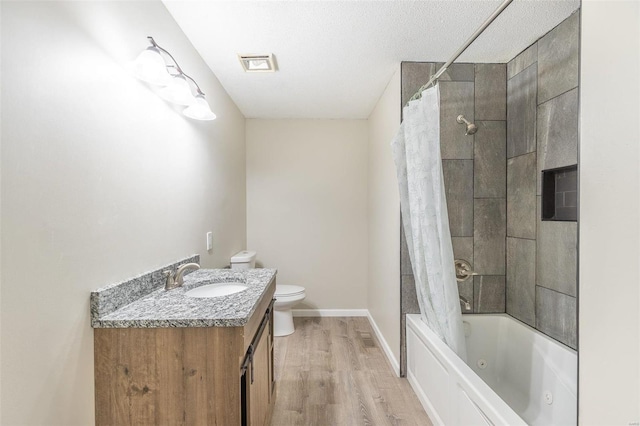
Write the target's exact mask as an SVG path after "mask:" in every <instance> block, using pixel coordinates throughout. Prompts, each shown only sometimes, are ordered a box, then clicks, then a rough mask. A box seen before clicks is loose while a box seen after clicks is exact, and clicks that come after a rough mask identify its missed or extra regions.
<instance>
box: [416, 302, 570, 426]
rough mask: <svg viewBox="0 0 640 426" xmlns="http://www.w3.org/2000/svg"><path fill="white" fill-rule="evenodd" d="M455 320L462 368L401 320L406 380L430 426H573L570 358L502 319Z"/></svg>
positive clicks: (431, 338)
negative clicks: (463, 346) (463, 352)
mask: <svg viewBox="0 0 640 426" xmlns="http://www.w3.org/2000/svg"><path fill="white" fill-rule="evenodd" d="M463 319H464V323H465V324H464V326H465V335H466V336H467V337H466V341H467V357H468V365H467V364H466V363H465V362H464V361H462V360H461V359H460V358H459V357H458V356H457V355H456V354H455V353H454V352H453V351H452V350H451V349H449V347H448V346H446V345H445V344H444V342H442V341H441V340H440V339H439V338H438V337H437V336H436V335H435V333H433V332H432V331H431V330H430V329H429V328H428V327H427V326H426V324H424V323H423V322H422V320H421V319H420V315H407V379H408V380H409V382H410V383H411V386H412V387H413V389H414V390H415V392H416V394H417V395H418V398H419V399H420V401H421V402H422V405H423V406H424V408H425V410H426V411H427V414H428V415H429V417H431V419H432V420H433V422H434V423H435V424H440V425H446V426H454V425H465V426H467V425H509V426H515V425H525V424H529V425H536V426H537V425H540V426H550V425H576V424H577V406H578V404H577V356H576V352H575V351H574V350H572V349H570V348H568V347H566V346H564V345H562V344H560V343H558V342H556V341H555V340H553V339H550V338H549V337H547V336H545V335H544V334H541V333H540V332H538V331H536V330H535V329H533V328H531V327H528V326H526V325H524V324H522V323H521V322H519V321H517V320H515V319H513V318H512V317H510V316H508V315H506V314H498V315H464V317H463Z"/></svg>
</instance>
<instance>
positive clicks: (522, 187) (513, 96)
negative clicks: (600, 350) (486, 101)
mask: <svg viewBox="0 0 640 426" xmlns="http://www.w3.org/2000/svg"><path fill="white" fill-rule="evenodd" d="M578 36H579V13H574V14H573V15H572V16H570V17H569V18H567V19H566V20H565V21H564V22H562V23H561V24H560V25H558V26H557V27H556V28H554V29H553V30H552V31H550V32H549V33H547V34H546V35H545V36H544V37H542V38H541V39H540V40H538V41H537V42H536V43H534V44H533V45H531V46H530V47H529V48H527V49H526V50H524V51H523V52H522V53H520V54H519V55H517V56H516V57H515V58H514V59H513V60H511V61H510V62H509V63H508V64H507V78H508V79H507V157H508V160H507V313H508V314H510V315H512V316H514V317H515V318H517V319H519V320H521V321H523V322H525V323H527V324H529V325H531V326H532V327H535V328H537V329H538V330H540V331H542V332H543V333H545V334H547V335H549V336H551V337H553V338H554V339H557V340H559V341H561V342H562V343H564V344H566V345H568V346H570V347H572V348H576V345H577V338H576V322H577V317H576V305H577V303H576V294H577V233H578V228H577V226H578V224H577V222H576V221H547V220H545V221H543V220H541V217H542V213H541V199H542V197H541V195H542V192H541V190H542V185H541V175H542V171H543V170H547V169H555V168H559V167H565V166H572V165H576V164H577V163H578V64H579V52H578V48H579V42H578ZM566 179H569V180H571V179H572V180H573V182H567V184H568V186H569V187H573V188H575V187H576V185H577V182H576V181H575V180H576V174H575V173H573V174H570V175H568V177H567V178H566ZM567 194H569V195H570V196H567ZM576 194H577V192H568V193H564V198H563V200H562V202H563V205H565V206H568V207H573V208H574V209H576V210H577V199H576V197H575V196H574V195H576ZM554 195H555V194H554Z"/></svg>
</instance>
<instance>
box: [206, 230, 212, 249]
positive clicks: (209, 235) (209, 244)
mask: <svg viewBox="0 0 640 426" xmlns="http://www.w3.org/2000/svg"><path fill="white" fill-rule="evenodd" d="M212 249H213V232H207V250H212Z"/></svg>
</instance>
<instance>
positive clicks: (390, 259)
mask: <svg viewBox="0 0 640 426" xmlns="http://www.w3.org/2000/svg"><path fill="white" fill-rule="evenodd" d="M400 96H401V84H400V68H399V67H398V70H397V71H396V72H395V74H394V75H393V77H392V78H391V80H390V81H389V84H388V85H387V88H386V89H385V91H384V93H383V94H382V97H380V100H379V101H378V103H377V104H376V107H375V108H374V110H373V112H372V113H371V115H370V116H369V120H368V125H369V157H368V162H369V167H368V168H369V173H368V186H369V197H368V213H369V231H368V232H369V274H368V275H369V285H368V290H367V295H368V297H367V305H368V307H369V313H370V315H371V317H372V318H373V320H374V322H375V323H376V325H377V326H378V329H379V330H380V333H381V334H382V336H383V338H384V340H385V341H386V343H387V345H388V347H389V348H390V350H391V354H392V357H394V358H395V361H396V362H395V363H396V366H394V367H396V369H398V368H399V367H398V366H399V364H398V363H399V360H400V200H399V196H398V184H397V179H396V168H395V165H394V162H393V156H392V155H391V146H390V142H391V140H392V139H393V137H394V136H395V134H396V132H397V130H398V127H399V126H400V111H401V99H400Z"/></svg>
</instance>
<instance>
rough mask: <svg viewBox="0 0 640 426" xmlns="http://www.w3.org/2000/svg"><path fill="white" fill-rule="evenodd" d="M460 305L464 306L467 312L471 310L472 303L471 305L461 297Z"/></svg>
mask: <svg viewBox="0 0 640 426" xmlns="http://www.w3.org/2000/svg"><path fill="white" fill-rule="evenodd" d="M460 304H461V305H462V306H464V310H465V311H470V310H471V303H469V301H468V300H467V299H465V298H464V297H462V296H460Z"/></svg>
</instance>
